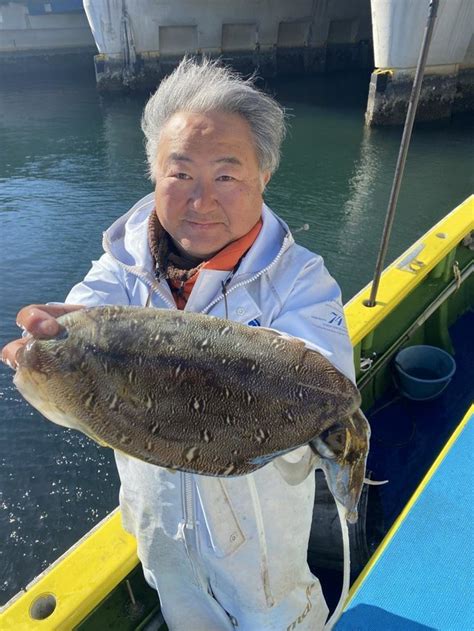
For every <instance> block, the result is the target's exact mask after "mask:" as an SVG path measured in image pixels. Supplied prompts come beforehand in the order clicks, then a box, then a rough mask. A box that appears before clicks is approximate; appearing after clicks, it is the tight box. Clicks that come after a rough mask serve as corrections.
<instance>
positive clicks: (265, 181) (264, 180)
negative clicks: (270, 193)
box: [262, 171, 272, 193]
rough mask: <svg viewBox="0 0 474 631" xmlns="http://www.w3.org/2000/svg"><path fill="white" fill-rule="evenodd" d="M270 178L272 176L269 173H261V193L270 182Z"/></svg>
mask: <svg viewBox="0 0 474 631" xmlns="http://www.w3.org/2000/svg"><path fill="white" fill-rule="evenodd" d="M271 177H272V174H271V173H270V171H264V172H263V173H262V193H263V191H264V190H265V188H266V186H267V184H268V182H269V181H270V178H271Z"/></svg>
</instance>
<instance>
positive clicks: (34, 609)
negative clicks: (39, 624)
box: [30, 594, 56, 620]
mask: <svg viewBox="0 0 474 631" xmlns="http://www.w3.org/2000/svg"><path fill="white" fill-rule="evenodd" d="M55 609H56V597H55V596H54V594H42V595H41V596H38V598H36V599H35V600H34V601H33V603H32V605H31V607H30V617H31V618H33V620H46V618H49V616H50V615H51V614H52V613H53V612H54V610H55Z"/></svg>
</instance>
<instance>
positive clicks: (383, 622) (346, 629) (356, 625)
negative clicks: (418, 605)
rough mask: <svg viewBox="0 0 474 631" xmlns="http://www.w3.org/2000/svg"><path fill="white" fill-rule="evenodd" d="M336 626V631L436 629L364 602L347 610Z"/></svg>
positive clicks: (426, 630) (433, 630)
mask: <svg viewBox="0 0 474 631" xmlns="http://www.w3.org/2000/svg"><path fill="white" fill-rule="evenodd" d="M334 628H335V631H381V629H383V630H384V631H436V629H435V628H434V627H427V626H426V625H425V624H420V623H419V622H415V621H414V620H410V619H409V618H403V617H402V616H397V615H396V614H393V613H391V612H390V611H387V610H386V609H381V608H380V607H374V606H373V605H364V604H363V605H357V606H356V607H354V608H353V609H349V610H348V611H346V612H345V613H344V614H343V616H342V618H341V619H340V620H339V622H338V623H337V624H336V626H335V627H334Z"/></svg>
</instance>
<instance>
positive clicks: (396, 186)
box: [367, 0, 439, 307]
mask: <svg viewBox="0 0 474 631" xmlns="http://www.w3.org/2000/svg"><path fill="white" fill-rule="evenodd" d="M438 4H439V0H431V1H430V6H429V14H428V21H427V24H426V28H425V34H424V37H423V43H422V44H421V49H420V56H419V58H418V64H417V66H416V71H415V78H414V80H413V87H412V91H411V95H410V101H409V103H408V111H407V116H406V119H405V126H404V128H403V136H402V141H401V143H400V150H399V153H398V158H397V165H396V167H395V175H394V178H393V184H392V190H391V192H390V198H389V202H388V208H387V215H386V217H385V224H384V227H383V233H382V241H381V243H380V249H379V253H378V256H377V263H376V265H375V272H374V279H373V281H372V288H371V291H370V298H369V301H368V305H367V306H369V307H375V305H376V298H377V291H378V288H379V283H380V277H381V276H382V271H383V266H384V261H385V255H386V254H387V248H388V242H389V239H390V233H391V231H392V225H393V220H394V218H395V210H396V207H397V201H398V194H399V192H400V186H401V183H402V178H403V171H404V169H405V162H406V158H407V153H408V147H409V145H410V138H411V132H412V129H413V123H414V122H415V113H416V107H417V105H418V100H419V98H420V91H421V83H422V81H423V75H424V72H425V65H426V58H427V57H428V50H429V47H430V42H431V36H432V35H433V30H434V25H435V22H436V14H437V12H438Z"/></svg>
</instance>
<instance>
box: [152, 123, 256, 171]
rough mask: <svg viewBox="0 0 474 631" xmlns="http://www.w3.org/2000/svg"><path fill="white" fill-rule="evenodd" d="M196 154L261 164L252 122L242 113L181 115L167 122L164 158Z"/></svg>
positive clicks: (163, 135) (162, 142) (162, 139)
mask: <svg viewBox="0 0 474 631" xmlns="http://www.w3.org/2000/svg"><path fill="white" fill-rule="evenodd" d="M192 152H203V153H205V154H209V156H210V158H214V159H217V158H219V157H234V158H235V159H236V160H237V161H244V160H245V161H246V162H249V161H251V162H252V163H254V164H255V165H256V164H257V162H258V161H257V153H256V146H255V141H254V136H253V133H252V130H251V128H250V125H249V123H248V122H247V120H246V119H245V118H243V117H242V116H240V115H239V114H230V113H226V112H219V111H213V112H209V113H206V114H203V113H196V112H178V113H176V114H174V115H173V116H171V118H170V119H169V120H168V121H167V122H166V123H165V125H164V126H163V129H162V131H161V136H160V143H159V147H158V154H159V155H160V157H161V158H162V159H163V158H165V159H166V158H168V156H169V155H170V154H178V155H183V156H185V155H186V154H187V153H192Z"/></svg>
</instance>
